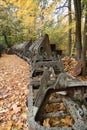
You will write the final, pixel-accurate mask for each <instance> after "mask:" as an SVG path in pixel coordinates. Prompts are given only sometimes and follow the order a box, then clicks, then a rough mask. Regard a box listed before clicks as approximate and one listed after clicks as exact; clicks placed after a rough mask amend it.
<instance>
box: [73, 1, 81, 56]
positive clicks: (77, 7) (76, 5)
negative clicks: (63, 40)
mask: <svg viewBox="0 0 87 130" xmlns="http://www.w3.org/2000/svg"><path fill="white" fill-rule="evenodd" d="M74 8H75V17H76V41H75V45H76V49H77V56H78V58H81V51H82V39H81V0H74Z"/></svg>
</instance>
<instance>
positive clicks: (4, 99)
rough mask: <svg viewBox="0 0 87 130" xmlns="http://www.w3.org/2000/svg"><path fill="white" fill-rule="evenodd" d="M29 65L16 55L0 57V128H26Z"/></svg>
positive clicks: (2, 129) (19, 129)
mask: <svg viewBox="0 0 87 130" xmlns="http://www.w3.org/2000/svg"><path fill="white" fill-rule="evenodd" d="M28 84H29V65H28V64H27V63H26V62H25V61H24V60H22V59H20V58H19V57H17V56H16V55H5V54H4V55H3V56H2V57H1V58H0V130H28V125H27V114H28V109H27V106H26V101H27V97H28V87H27V86H28Z"/></svg>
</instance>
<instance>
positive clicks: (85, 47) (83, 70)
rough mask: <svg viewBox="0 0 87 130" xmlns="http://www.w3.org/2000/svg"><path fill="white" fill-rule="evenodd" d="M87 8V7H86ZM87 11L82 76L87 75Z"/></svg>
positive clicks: (86, 15)
mask: <svg viewBox="0 0 87 130" xmlns="http://www.w3.org/2000/svg"><path fill="white" fill-rule="evenodd" d="M86 8H87V5H86ZM86 33H87V10H86V14H85V24H84V34H83V48H82V63H83V69H82V75H83V76H85V75H86V50H87V34H86Z"/></svg>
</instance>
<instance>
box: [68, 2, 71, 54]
mask: <svg viewBox="0 0 87 130" xmlns="http://www.w3.org/2000/svg"><path fill="white" fill-rule="evenodd" d="M68 13H69V27H70V25H71V23H72V15H71V0H68ZM71 33H72V29H71V28H70V29H69V31H68V55H69V56H70V54H71V45H72V36H71Z"/></svg>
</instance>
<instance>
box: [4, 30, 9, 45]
mask: <svg viewBox="0 0 87 130" xmlns="http://www.w3.org/2000/svg"><path fill="white" fill-rule="evenodd" d="M3 36H4V40H5V44H6V45H7V46H8V47H9V43H8V39H7V35H6V34H5V33H3Z"/></svg>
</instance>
